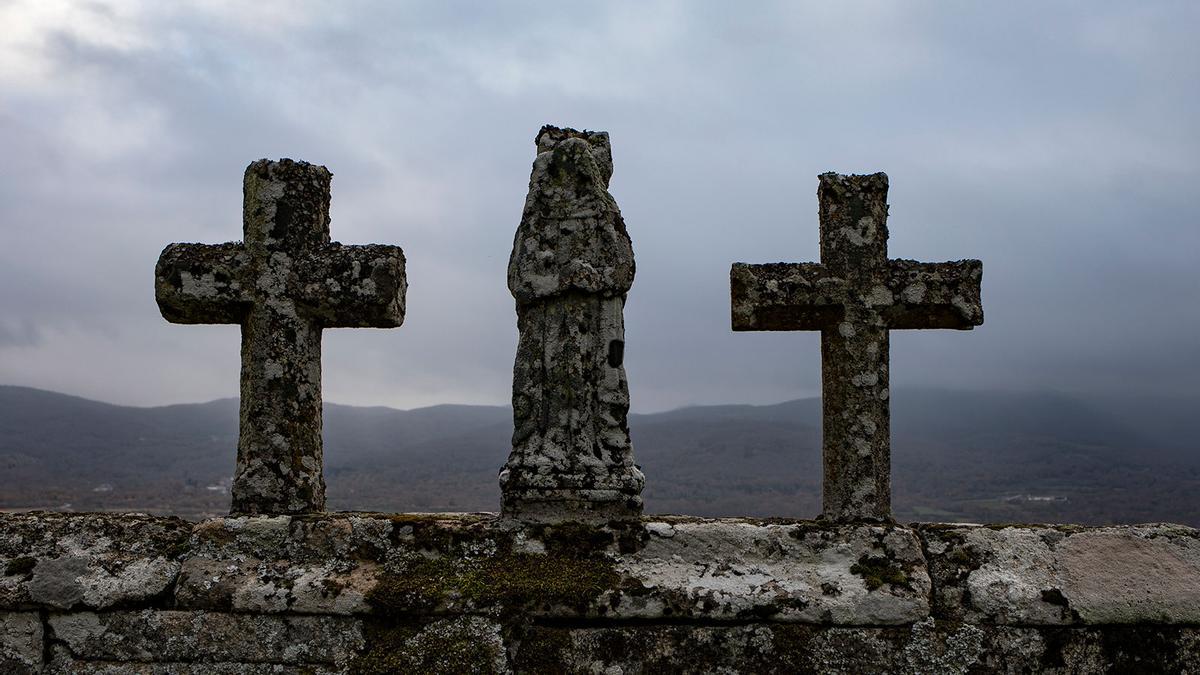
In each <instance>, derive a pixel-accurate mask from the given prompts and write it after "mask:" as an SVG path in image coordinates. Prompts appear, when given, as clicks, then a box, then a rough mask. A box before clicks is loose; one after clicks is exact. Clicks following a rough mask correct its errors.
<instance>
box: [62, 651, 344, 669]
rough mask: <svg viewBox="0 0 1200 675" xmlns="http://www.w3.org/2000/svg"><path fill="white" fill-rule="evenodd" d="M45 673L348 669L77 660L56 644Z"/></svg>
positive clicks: (271, 664) (226, 663)
mask: <svg viewBox="0 0 1200 675" xmlns="http://www.w3.org/2000/svg"><path fill="white" fill-rule="evenodd" d="M46 672H47V673H55V674H57V673H62V674H63V675H338V674H340V673H346V672H349V671H348V670H347V669H346V668H340V667H336V666H316V665H311V664H305V665H301V666H292V665H282V664H278V663H245V662H213V661H160V662H157V663H148V662H135V661H86V660H83V659H77V658H75V656H74V655H72V654H71V652H70V650H68V649H66V648H65V647H62V646H60V645H56V646H54V647H53V648H52V654H51V658H50V662H49V663H48V664H47V666H46Z"/></svg>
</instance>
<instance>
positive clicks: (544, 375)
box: [500, 126, 645, 520]
mask: <svg viewBox="0 0 1200 675" xmlns="http://www.w3.org/2000/svg"><path fill="white" fill-rule="evenodd" d="M536 143H537V158H536V159H535V160H534V163H533V173H532V175H531V177H530V179H529V195H528V197H527V198H526V200H525V210H524V213H523V214H522V217H521V225H520V227H518V228H517V234H516V239H515V241H514V242H513V251H512V257H511V258H510V260H509V266H508V287H509V290H511V291H512V294H513V297H515V298H516V305H517V326H518V329H519V331H520V340H519V343H518V345H517V357H516V363H515V365H514V367H513V421H514V432H513V448H512V454H511V455H510V456H509V459H508V463H507V464H506V465H505V467H504V469H503V470H502V471H501V473H500V486H501V489H502V492H503V505H502V511H503V514H504V515H506V516H510V517H518V518H522V519H528V520H561V519H573V518H579V519H596V518H599V519H609V518H625V517H637V516H639V515H640V514H641V511H642V498H641V491H642V486H643V485H644V483H645V477H644V476H643V475H642V472H641V470H640V469H638V467H637V466H636V465H634V463H633V447H632V444H631V443H630V440H629V427H628V424H627V421H626V416H627V414H628V412H629V385H628V383H627V381H626V379H625V368H624V365H623V361H624V353H625V326H624V307H625V294H626V293H627V292H628V291H629V288H630V286H631V285H632V283H633V274H634V265H633V248H632V245H631V243H630V240H629V234H628V232H626V230H625V222H624V221H623V220H622V219H621V212H620V209H618V208H617V203H616V201H615V200H614V199H613V197H612V195H610V194H609V193H608V181H609V178H610V177H611V176H612V152H611V149H610V147H609V141H608V134H606V133H603V132H588V131H576V130H574V129H559V128H556V127H551V126H546V127H543V128H542V130H541V131H540V132H539V133H538V136H537V140H536Z"/></svg>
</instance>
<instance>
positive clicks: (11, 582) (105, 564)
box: [0, 513, 192, 610]
mask: <svg viewBox="0 0 1200 675" xmlns="http://www.w3.org/2000/svg"><path fill="white" fill-rule="evenodd" d="M191 527H192V526H191V524H190V523H188V522H186V521H183V520H180V519H178V518H155V517H151V516H144V515H138V514H121V515H116V514H52V513H21V514H9V515H6V516H3V520H2V521H0V571H2V572H3V576H0V609H29V608H37V607H43V608H49V609H56V610H66V609H71V608H88V609H106V608H109V607H114V606H118V605H127V604H131V603H137V602H142V601H146V600H149V599H151V598H154V597H157V596H159V595H162V594H163V593H166V592H167V591H169V590H170V588H171V586H172V584H173V583H174V581H175V576H176V575H177V574H178V572H179V561H178V558H179V557H180V556H181V555H182V553H183V552H184V551H185V550H186V548H187V546H186V545H187V540H188V536H189V535H190V532H191Z"/></svg>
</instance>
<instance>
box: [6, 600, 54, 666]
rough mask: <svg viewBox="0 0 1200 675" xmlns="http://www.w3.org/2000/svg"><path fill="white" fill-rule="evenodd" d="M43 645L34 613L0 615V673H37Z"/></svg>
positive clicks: (40, 624) (37, 620)
mask: <svg viewBox="0 0 1200 675" xmlns="http://www.w3.org/2000/svg"><path fill="white" fill-rule="evenodd" d="M43 644H44V641H43V637H42V619H41V617H39V616H38V615H37V613H36V612H0V673H36V672H39V671H40V670H41V668H42V645H43Z"/></svg>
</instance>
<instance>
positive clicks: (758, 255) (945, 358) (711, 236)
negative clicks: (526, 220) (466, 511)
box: [0, 2, 1200, 410]
mask: <svg viewBox="0 0 1200 675" xmlns="http://www.w3.org/2000/svg"><path fill="white" fill-rule="evenodd" d="M131 7H133V8H137V9H136V11H132V10H130V8H131ZM214 7H216V9H212V8H209V9H206V8H198V7H188V8H181V7H178V6H173V5H169V4H160V3H143V4H139V5H124V6H122V7H121V8H120V11H117V10H116V9H114V10H113V12H112V15H111V16H110V17H107V18H106V17H105V16H104V15H103V14H97V15H95V16H91V17H90V18H84V19H79V20H80V21H85V22H94V23H95V25H94V26H92V25H91V24H88V25H68V24H64V25H56V26H54V27H53V29H52V30H49V31H48V32H47V34H46V35H45V36H43V37H44V38H45V39H43V40H41V41H40V42H39V44H40V45H41V46H40V47H38V49H39V50H40V51H38V52H37V54H36V56H37V57H38V58H40V59H43V60H44V61H45V62H46V63H47V64H49V66H50V68H51V73H52V76H51V77H49V78H42V79H36V80H31V79H29V78H18V77H17V76H15V75H11V76H10V75H7V74H6V71H5V70H4V69H3V67H0V85H3V86H2V88H0V92H2V93H0V144H3V147H5V148H6V153H7V154H8V156H7V157H6V159H5V163H4V164H3V165H0V196H2V197H3V198H2V199H0V237H2V238H3V241H4V242H5V245H4V246H2V247H0V306H2V308H3V312H4V316H5V317H6V319H5V322H3V323H0V326H2V327H4V330H6V331H7V332H6V333H4V335H12V334H16V335H19V333H13V331H14V330H15V329H14V328H13V327H14V326H18V327H19V326H37V327H38V331H39V334H40V335H41V339H40V341H39V342H36V343H34V344H25V345H22V346H21V347H19V349H18V348H16V347H15V345H14V343H13V341H12V340H11V338H10V339H9V340H7V341H6V340H4V339H3V337H2V336H0V382H8V381H17V380H19V381H20V383H21V384H30V385H34V386H47V387H51V388H58V389H65V390H67V391H71V392H75V393H87V394H88V395H93V396H96V397H99V398H104V399H108V400H113V401H120V402H135V403H147V404H148V403H159V402H171V401H181V400H198V399H205V398H215V397H219V396H227V395H232V394H233V393H235V392H236V372H237V344H236V343H237V338H236V329H234V328H231V327H216V328H211V329H210V328H198V327H189V326H171V325H168V324H166V323H165V322H164V321H162V320H161V318H160V317H159V316H158V314H157V309H156V308H155V306H154V303H153V294H152V288H151V283H150V281H151V278H150V277H151V275H150V273H151V269H152V267H153V264H154V260H155V258H156V257H157V254H158V251H159V250H160V249H161V248H162V246H163V245H164V244H166V243H168V242H170V241H222V240H227V239H234V238H238V237H239V236H240V208H241V205H240V199H241V185H240V178H241V172H242V169H243V168H244V167H245V165H246V164H247V163H248V162H250V161H251V160H254V159H257V158H259V157H280V156H290V157H296V158H302V159H306V160H309V161H313V162H318V163H323V164H326V165H328V166H329V167H330V169H331V170H332V171H333V172H334V175H335V177H334V182H333V190H334V203H333V212H332V216H333V235H334V237H335V238H338V239H341V240H343V241H347V242H365V241H379V242H381V243H396V244H400V245H401V246H403V247H404V248H405V250H406V253H407V255H408V259H409V275H410V281H411V288H410V295H409V316H408V320H407V321H406V324H405V326H404V327H402V328H400V329H398V330H395V331H348V330H347V331H329V332H328V333H327V335H326V337H325V345H326V348H325V372H326V376H325V382H326V393H327V397H328V398H330V399H332V400H335V401H340V402H346V403H373V404H387V405H399V406H415V405H422V404H430V403H437V402H444V401H461V402H488V403H497V402H503V401H505V400H506V399H507V397H508V393H509V386H510V383H509V376H510V372H511V371H510V369H511V364H512V354H513V349H514V347H515V340H516V331H515V326H514V321H515V315H514V312H513V306H512V298H511V297H510V296H509V294H508V291H507V289H506V288H505V265H506V263H507V257H508V251H509V247H510V246H511V243H512V236H513V231H514V230H515V228H516V225H517V222H518V220H519V218H520V212H521V206H522V202H523V199H524V194H525V190H526V184H527V181H528V175H529V167H530V164H531V162H532V160H533V143H532V139H533V135H534V134H535V133H536V131H537V129H538V128H539V127H540V126H541V124H543V123H547V122H552V123H558V124H568V125H573V126H578V127H589V128H598V129H606V130H608V131H610V132H611V134H612V139H613V154H614V160H615V165H616V168H615V173H614V176H613V181H612V191H613V193H614V195H615V196H616V198H617V200H618V202H619V203H620V205H621V208H622V212H623V214H624V216H625V219H626V221H627V224H628V226H629V228H630V232H631V235H632V237H633V241H634V249H635V253H636V255H637V261H638V276H637V280H636V282H635V284H634V287H633V290H632V291H631V293H630V297H629V303H628V307H627V313H626V329H627V337H628V347H627V367H628V371H629V379H630V386H631V394H632V398H633V402H634V407H635V409H640V410H650V409H662V408H667V407H672V406H676V405H680V404H685V403H706V402H708V403H711V402H728V401H743V402H768V401H775V400H781V399H785V398H791V397H796V396H802V395H811V394H815V393H817V392H818V391H819V387H820V377H819V364H820V357H819V347H818V340H817V336H815V335H807V334H806V335H799V334H792V335H755V334H737V335H735V334H733V333H732V332H731V331H730V330H729V307H728V269H729V264H730V263H731V262H733V261H735V260H744V261H747V262H766V261H775V260H815V259H816V258H817V256H818V251H817V223H816V209H817V203H816V194H815V192H816V175H817V174H818V173H820V172H822V171H827V170H836V171H842V172H867V171H876V170H884V171H887V172H888V173H889V175H890V176H891V178H892V192H891V198H890V202H891V220H890V226H891V230H892V242H891V252H892V255H893V256H896V257H914V258H919V259H925V260H938V259H950V258H961V257H979V258H982V259H983V260H984V265H985V267H984V269H985V272H984V305H985V311H986V314H987V323H986V324H985V325H984V326H983V327H981V328H980V329H978V330H976V331H974V332H971V333H952V332H951V333H942V332H935V331H931V332H919V333H916V332H910V333H903V334H897V335H894V336H893V340H892V342H893V377H894V379H895V381H896V382H897V384H900V385H903V384H922V385H925V384H929V385H940V386H952V387H963V388H988V387H1003V388H1023V389H1024V388H1042V387H1051V388H1056V389H1062V390H1078V391H1115V390H1137V391H1147V392H1157V393H1171V392H1185V391H1188V390H1190V388H1191V387H1192V384H1191V383H1192V382H1193V381H1194V380H1195V379H1196V377H1197V376H1200V362H1198V361H1197V357H1196V356H1195V354H1196V350H1195V349H1194V347H1193V346H1192V345H1194V344H1195V336H1196V335H1197V334H1198V333H1200V306H1198V305H1197V303H1196V298H1197V297H1200V281H1198V280H1200V277H1197V275H1195V274H1194V267H1195V264H1196V255H1197V254H1196V251H1198V250H1200V227H1197V222H1196V218H1195V215H1194V207H1193V206H1192V205H1191V204H1190V202H1191V201H1192V200H1193V196H1192V195H1193V194H1194V191H1195V190H1194V186H1195V185H1196V183H1197V180H1198V179H1200V175H1198V174H1200V167H1198V166H1197V165H1196V163H1195V159H1194V158H1195V157H1197V156H1200V122H1198V121H1197V120H1200V114H1198V113H1200V87H1197V86H1195V85H1196V83H1197V81H1200V65H1198V64H1200V46H1197V44H1196V43H1195V41H1194V40H1193V39H1192V37H1191V36H1190V34H1189V33H1190V27H1192V26H1195V25H1196V24H1197V22H1198V20H1200V9H1197V8H1196V7H1195V6H1194V5H1191V4H1187V3H1178V4H1172V3H1162V4H1156V5H1153V6H1146V7H1139V6H1130V5H1128V4H1125V3H1089V4H1087V5H1073V6H1065V5H1063V6H1047V5H1045V4H1044V3H1005V4H1002V5H1000V4H997V5H975V6H964V7H947V6H945V5H944V4H933V3H930V4H924V3H902V4H901V3H870V4H868V5H863V6H857V5H844V6H843V5H837V6H830V7H825V6H822V7H817V6H811V5H803V4H795V3H766V4H761V5H757V6H756V7H755V8H754V9H753V10H748V9H746V8H744V7H740V6H738V7H734V6H732V5H728V4H727V3H716V2H713V3H692V4H678V5H677V4H670V3H661V4H658V3H604V4H596V5H592V6H582V5H580V6H576V5H570V6H567V7H555V8H554V9H553V10H547V8H546V7H545V6H544V5H540V4H533V3H530V4H516V5H512V4H505V5H493V4H482V5H481V4H478V3H470V4H459V3H404V4H396V3H385V2H380V3H364V4H359V5H355V6H354V7H353V8H351V6H349V5H341V6H336V7H329V6H327V5H323V4H320V5H319V4H305V3H288V4H287V6H286V11H285V12H282V13H280V7H282V6H275V5H272V4H270V3H260V4H256V5H255V7H254V8H253V9H252V10H247V13H246V14H244V15H243V14H239V13H238V12H233V11H229V12H223V11H222V10H220V6H214ZM255 12H257V13H261V15H256V14H254V13H255ZM106 22H107V23H106ZM89 26H90V27H89ZM96 26H99V28H97V27H96ZM105 26H108V27H109V28H108V29H111V32H112V34H113V35H116V36H117V37H112V38H107V37H104V36H105V35H107V33H105V32H104V31H105V30H108V29H105V28H104V27H105ZM98 34H99V35H100V37H97V35H98ZM2 45H3V43H0V48H3V47H2ZM0 56H2V53H0ZM3 62H4V60H3V59H0V63H3ZM5 78H8V79H5ZM73 355H78V356H73ZM214 371H215V373H216V374H214Z"/></svg>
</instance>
